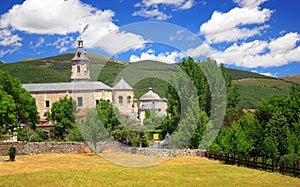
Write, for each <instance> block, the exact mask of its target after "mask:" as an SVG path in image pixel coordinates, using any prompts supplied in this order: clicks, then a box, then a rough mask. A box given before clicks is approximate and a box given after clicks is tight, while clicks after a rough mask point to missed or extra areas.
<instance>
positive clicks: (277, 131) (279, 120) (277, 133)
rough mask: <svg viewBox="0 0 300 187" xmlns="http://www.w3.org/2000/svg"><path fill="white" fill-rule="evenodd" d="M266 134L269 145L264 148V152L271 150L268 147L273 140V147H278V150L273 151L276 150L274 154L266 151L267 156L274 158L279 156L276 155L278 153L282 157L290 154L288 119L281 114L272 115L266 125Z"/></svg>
mask: <svg viewBox="0 0 300 187" xmlns="http://www.w3.org/2000/svg"><path fill="white" fill-rule="evenodd" d="M264 132H265V141H267V145H265V146H264V150H268V151H269V150H270V148H269V147H267V146H270V144H271V142H270V141H271V140H273V141H274V144H273V146H272V147H274V146H275V145H277V147H276V149H272V150H274V153H270V152H268V151H265V154H268V155H270V156H272V157H273V158H274V156H276V155H277V154H275V152H276V151H278V154H279V155H281V156H282V155H285V154H287V153H288V141H287V140H288V138H287V135H288V125H287V120H286V118H285V117H284V116H283V115H282V114H281V113H280V112H276V113H274V114H273V115H272V117H271V119H270V120H269V121H268V122H267V124H266V127H265V129H264ZM279 155H278V156H279Z"/></svg>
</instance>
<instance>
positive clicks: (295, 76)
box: [280, 74, 300, 85]
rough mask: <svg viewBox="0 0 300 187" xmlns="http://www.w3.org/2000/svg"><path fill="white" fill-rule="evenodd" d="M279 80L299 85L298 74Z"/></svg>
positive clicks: (299, 76)
mask: <svg viewBox="0 0 300 187" xmlns="http://www.w3.org/2000/svg"><path fill="white" fill-rule="evenodd" d="M280 79H282V80H285V81H289V82H293V83H296V84H299V85H300V74H298V75H292V76H285V77H280Z"/></svg>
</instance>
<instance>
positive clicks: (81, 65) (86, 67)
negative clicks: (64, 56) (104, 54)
mask: <svg viewBox="0 0 300 187" xmlns="http://www.w3.org/2000/svg"><path fill="white" fill-rule="evenodd" d="M77 43H78V46H77V49H76V52H75V54H74V57H73V58H72V59H71V62H72V71H71V81H77V80H90V60H89V59H88V58H87V56H86V53H85V52H84V48H83V40H82V39H81V38H79V39H78V40H77Z"/></svg>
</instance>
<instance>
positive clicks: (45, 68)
mask: <svg viewBox="0 0 300 187" xmlns="http://www.w3.org/2000/svg"><path fill="white" fill-rule="evenodd" d="M87 55H88V58H89V59H90V62H91V78H92V80H99V81H101V82H103V83H105V84H107V85H109V86H112V85H114V83H115V82H116V80H117V79H118V78H119V77H118V75H119V74H120V73H121V74H122V71H123V70H124V68H125V67H127V66H128V65H134V63H130V62H126V61H121V60H116V59H112V58H108V57H104V56H98V55H96V54H91V53H88V54H87ZM73 56H74V53H65V54H61V55H56V56H52V57H46V58H36V59H26V60H22V61H19V62H14V63H9V64H7V63H0V70H4V71H8V72H10V73H11V74H12V76H14V77H17V78H19V79H20V80H21V82H22V83H47V82H68V81H69V80H70V79H69V78H70V73H71V71H70V70H71V62H70V59H71V58H72V57H73ZM139 63H140V62H139ZM143 63H144V70H143V69H139V71H136V72H132V73H131V74H137V75H136V76H138V74H139V73H140V75H145V74H147V75H148V76H149V77H150V76H151V72H152V73H153V72H154V73H153V74H154V75H155V73H157V74H156V75H158V74H159V75H163V74H165V72H164V71H165V70H163V71H160V69H159V67H160V66H164V64H163V63H161V62H155V61H154V62H151V63H155V64H151V63H150V62H149V63H148V62H147V61H145V62H143ZM153 67H156V68H154V69H153ZM149 68H150V69H151V68H152V69H151V72H150V74H149ZM226 69H227V71H228V72H229V73H230V74H231V76H232V80H233V84H234V85H236V86H238V88H239V91H240V94H241V104H242V106H243V107H244V108H255V107H256V105H257V103H258V102H260V101H261V99H262V98H266V97H269V96H271V95H281V96H286V95H288V93H289V88H290V87H291V85H292V84H297V81H295V80H293V78H294V77H296V80H298V78H299V77H300V75H299V77H298V75H295V76H288V77H280V78H275V77H269V76H265V75H261V74H259V73H254V72H249V71H244V70H237V69H231V68H226ZM29 75H30V76H29ZM124 78H125V77H124ZM128 79H129V81H130V78H128ZM299 80H300V78H299ZM167 85H168V83H167V82H165V81H161V80H160V79H149V78H147V79H144V80H142V81H140V82H137V84H135V85H134V89H135V90H136V97H137V98H139V97H140V96H141V95H142V94H143V93H145V92H147V91H148V88H149V87H150V86H151V87H153V90H154V91H155V92H157V93H158V94H159V95H160V96H161V97H166V93H165V88H166V86H167Z"/></svg>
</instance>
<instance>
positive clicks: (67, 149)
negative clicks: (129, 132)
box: [0, 142, 205, 157]
mask: <svg viewBox="0 0 300 187" xmlns="http://www.w3.org/2000/svg"><path fill="white" fill-rule="evenodd" d="M10 146H15V147H16V149H17V153H16V154H17V155H31V154H51V153H56V154H65V153H75V152H78V151H79V150H83V149H85V148H86V147H90V148H91V149H93V151H95V152H97V153H101V152H102V151H104V150H108V149H112V150H115V151H119V152H125V153H133V154H141V155H145V156H157V157H174V156H192V157H195V156H202V157H203V156H204V154H205V150H200V149H183V150H175V149H154V148H138V147H137V148H134V147H130V146H126V145H124V144H122V143H119V142H101V143H98V144H97V147H96V150H95V149H94V146H92V144H89V143H84V142H0V155H2V156H6V155H8V150H9V147H10Z"/></svg>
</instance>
